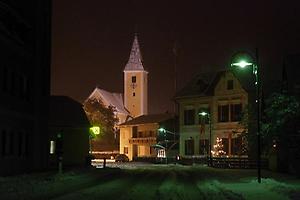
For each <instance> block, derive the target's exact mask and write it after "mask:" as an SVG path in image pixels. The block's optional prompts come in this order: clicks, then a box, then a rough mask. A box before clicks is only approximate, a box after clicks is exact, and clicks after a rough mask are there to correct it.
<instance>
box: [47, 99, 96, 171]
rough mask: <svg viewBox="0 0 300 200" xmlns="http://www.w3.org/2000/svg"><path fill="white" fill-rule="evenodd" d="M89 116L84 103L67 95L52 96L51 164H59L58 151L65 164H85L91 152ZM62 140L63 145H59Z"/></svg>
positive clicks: (50, 116) (50, 124) (50, 118)
mask: <svg viewBox="0 0 300 200" xmlns="http://www.w3.org/2000/svg"><path fill="white" fill-rule="evenodd" d="M90 127H91V125H90V123H89V121H88V118H87V116H86V114H85V112H84V110H83V108H82V104H80V103H78V102H77V101H75V100H73V99H71V98H70V97H66V96H51V98H50V106H49V133H50V134H49V144H50V148H49V150H50V151H49V153H50V157H49V162H50V163H49V164H50V167H56V166H57V157H58V156H59V155H58V151H60V152H59V153H61V156H62V157H63V165H64V166H76V165H77V166H78V165H84V164H85V161H86V158H87V156H88V154H89V128H90ZM59 140H60V142H61V144H60V145H61V146H60V147H58V141H59Z"/></svg>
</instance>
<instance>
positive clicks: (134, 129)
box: [132, 126, 138, 138]
mask: <svg viewBox="0 0 300 200" xmlns="http://www.w3.org/2000/svg"><path fill="white" fill-rule="evenodd" d="M137 133H138V130H137V126H133V127H132V137H133V138H137Z"/></svg>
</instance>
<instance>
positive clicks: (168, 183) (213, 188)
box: [0, 163, 300, 200]
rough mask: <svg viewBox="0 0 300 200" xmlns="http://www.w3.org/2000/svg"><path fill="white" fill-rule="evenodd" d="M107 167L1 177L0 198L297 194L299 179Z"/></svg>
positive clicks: (162, 199) (127, 199)
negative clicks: (257, 177)
mask: <svg viewBox="0 0 300 200" xmlns="http://www.w3.org/2000/svg"><path fill="white" fill-rule="evenodd" d="M108 166H109V168H106V169H101V168H100V169H96V168H94V169H90V170H83V171H82V170H79V171H71V172H65V173H64V174H62V175H57V174H51V173H50V174H49V173H46V174H34V175H25V176H16V177H5V178H1V177H0V199H1V200H2V199H3V200H6V199H7V200H9V199H55V200H64V199H65V200H66V199H74V200H76V199H78V200H90V199H103V200H110V199H112V200H114V199H117V200H135V199H137V200H139V199H141V200H144V199H145V200H150V199H154V200H177V199H178V200H179V199H180V200H187V199H189V200H193V199H197V200H199V199H218V200H220V199H232V200H235V199H267V200H268V199H272V200H277V199H278V200H279V199H280V200H284V199H299V194H300V180H299V179H296V178H294V177H292V176H288V175H282V174H277V173H273V172H270V171H263V179H262V183H261V184H258V183H257V181H256V170H246V169H243V170H236V169H235V170H232V169H214V168H209V167H207V166H199V165H197V166H182V165H153V164H145V163H126V164H117V163H109V164H108Z"/></svg>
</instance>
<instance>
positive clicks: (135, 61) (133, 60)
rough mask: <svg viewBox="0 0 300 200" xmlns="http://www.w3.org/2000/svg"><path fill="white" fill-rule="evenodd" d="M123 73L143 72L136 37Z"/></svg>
mask: <svg viewBox="0 0 300 200" xmlns="http://www.w3.org/2000/svg"><path fill="white" fill-rule="evenodd" d="M124 71H144V67H143V63H142V55H141V51H140V46H139V42H138V39H137V35H135V36H134V40H133V44H132V48H131V52H130V56H129V60H128V62H127V64H126V66H125V69H124Z"/></svg>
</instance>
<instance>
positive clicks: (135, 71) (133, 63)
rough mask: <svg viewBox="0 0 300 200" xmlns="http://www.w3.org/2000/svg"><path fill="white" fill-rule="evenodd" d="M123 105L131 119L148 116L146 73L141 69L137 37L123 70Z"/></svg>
mask: <svg viewBox="0 0 300 200" xmlns="http://www.w3.org/2000/svg"><path fill="white" fill-rule="evenodd" d="M124 105H125V108H126V109H127V110H128V111H129V112H130V115H131V116H132V117H138V116H140V115H147V114H148V72H147V71H145V70H144V67H143V63H142V55H141V51H140V47H139V43H138V39H137V35H135V37H134V41H133V44H132V48H131V52H130V56H129V60H128V62H127V64H126V66H125V69H124Z"/></svg>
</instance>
